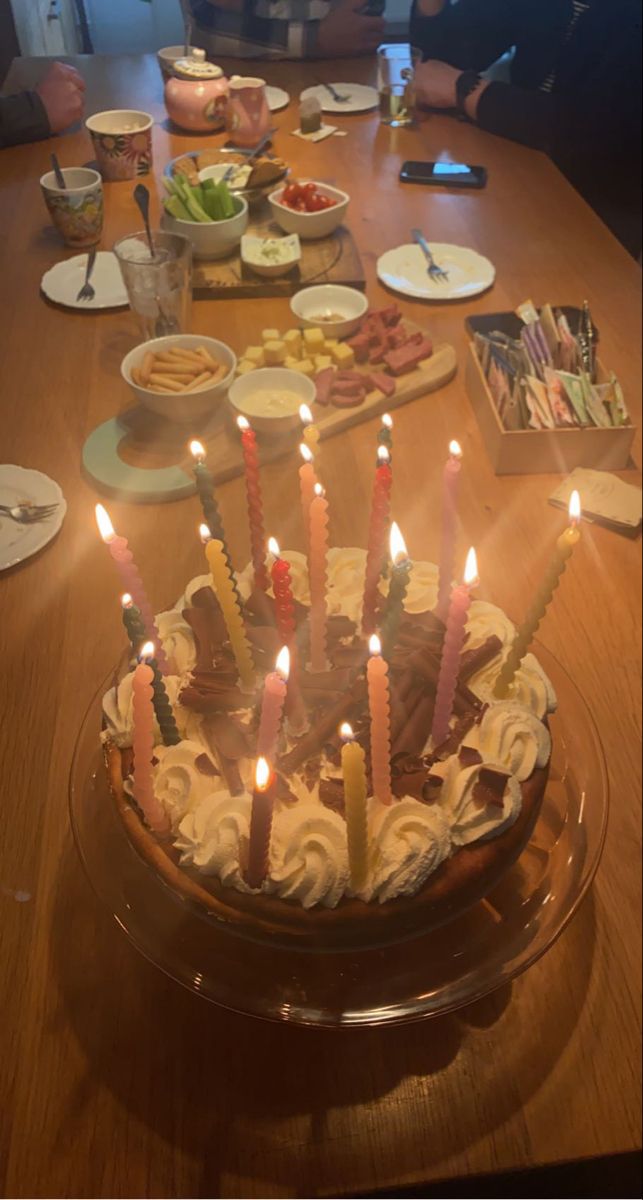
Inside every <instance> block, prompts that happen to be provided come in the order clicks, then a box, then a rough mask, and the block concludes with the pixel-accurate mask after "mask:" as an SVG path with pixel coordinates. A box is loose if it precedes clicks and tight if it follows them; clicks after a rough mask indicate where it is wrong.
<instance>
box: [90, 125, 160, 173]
mask: <svg viewBox="0 0 643 1200" xmlns="http://www.w3.org/2000/svg"><path fill="white" fill-rule="evenodd" d="M153 124H154V118H153V117H151V116H150V114H149V113H146V112H137V111H136V110H134V109H130V108H117V109H112V110H111V111H109V112H101V113H94V115H93V117H88V118H87V120H86V121H85V126H86V128H87V129H88V130H89V132H90V134H91V136H92V141H93V143H94V151H95V153H96V158H97V160H98V167H99V170H100V173H101V175H102V176H103V179H108V180H115V179H136V178H137V177H138V176H139V175H147V174H148V172H149V170H150V168H151V166H152V125H153Z"/></svg>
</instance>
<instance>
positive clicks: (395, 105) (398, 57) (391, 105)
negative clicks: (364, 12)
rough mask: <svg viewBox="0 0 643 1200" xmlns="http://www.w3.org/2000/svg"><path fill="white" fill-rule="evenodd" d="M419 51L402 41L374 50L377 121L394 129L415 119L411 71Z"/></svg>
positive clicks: (419, 61)
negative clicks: (378, 114)
mask: <svg viewBox="0 0 643 1200" xmlns="http://www.w3.org/2000/svg"><path fill="white" fill-rule="evenodd" d="M421 61H422V52H421V50H417V49H416V47H415V46H409V45H408V44H404V43H403V42H400V43H399V44H398V43H394V42H392V43H391V44H389V45H386V46H380V47H379V49H378V51H377V88H378V91H379V96H380V119H381V121H382V123H383V124H384V125H392V126H393V127H394V128H398V127H399V126H402V125H412V124H413V121H414V119H415V71H416V68H417V66H418V64H419V63H421Z"/></svg>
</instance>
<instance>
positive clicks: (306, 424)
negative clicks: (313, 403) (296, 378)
mask: <svg viewBox="0 0 643 1200" xmlns="http://www.w3.org/2000/svg"><path fill="white" fill-rule="evenodd" d="M299 416H300V418H301V423H302V425H303V438H304V444H305V445H306V446H308V449H309V450H310V453H311V454H313V455H314V454H316V453H317V450H318V448H319V430H318V428H317V426H316V425H314V424H313V414H312V413H311V411H310V409H309V407H308V405H307V404H300V405H299Z"/></svg>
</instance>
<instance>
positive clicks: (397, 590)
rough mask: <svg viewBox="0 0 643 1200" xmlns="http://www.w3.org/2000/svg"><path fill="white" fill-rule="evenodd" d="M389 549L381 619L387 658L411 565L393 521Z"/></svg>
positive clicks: (391, 649) (401, 611) (389, 654)
mask: <svg viewBox="0 0 643 1200" xmlns="http://www.w3.org/2000/svg"><path fill="white" fill-rule="evenodd" d="M390 551H391V563H392V569H391V580H390V583H389V589H388V599H387V601H386V609H385V612H384V620H383V621H382V642H383V645H384V656H385V658H389V659H390V657H391V655H392V653H393V651H394V649H395V643H396V641H397V631H398V629H399V627H400V621H401V620H402V613H403V612H404V600H405V597H406V591H407V588H408V586H409V578H410V575H411V567H412V566H413V563H412V562H411V560H410V558H409V556H408V554H407V551H406V542H405V541H404V538H403V537H402V534H401V533H400V530H399V527H398V525H396V523H395V521H393V524H392V525H391V537H390Z"/></svg>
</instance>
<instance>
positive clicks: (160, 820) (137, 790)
mask: <svg viewBox="0 0 643 1200" xmlns="http://www.w3.org/2000/svg"><path fill="white" fill-rule="evenodd" d="M153 654H154V646H153V645H152V643H151V642H146V643H145V645H144V646H143V648H142V650H141V655H140V661H139V663H138V666H137V667H136V669H135V671H134V679H133V681H132V710H133V715H134V736H133V749H134V799H135V800H136V803H137V804H138V806H139V808H140V810H141V812H142V813H143V816H144V817H145V820H146V821H147V823H148V825H149V827H150V829H152V830H154V832H155V833H160V834H164V833H168V832H169V829H170V823H169V821H168V819H167V817H166V815H165V812H164V811H163V806H162V805H161V803H160V801H159V800H157V798H156V796H155V795H154V782H153V779H152V755H153V753H154V706H153V703H152V694H153V693H152V681H153V679H154V672H153V670H152V668H151V667H150V665H149V663H147V662H146V661H145V660H146V659H147V658H151V657H152V656H153Z"/></svg>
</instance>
